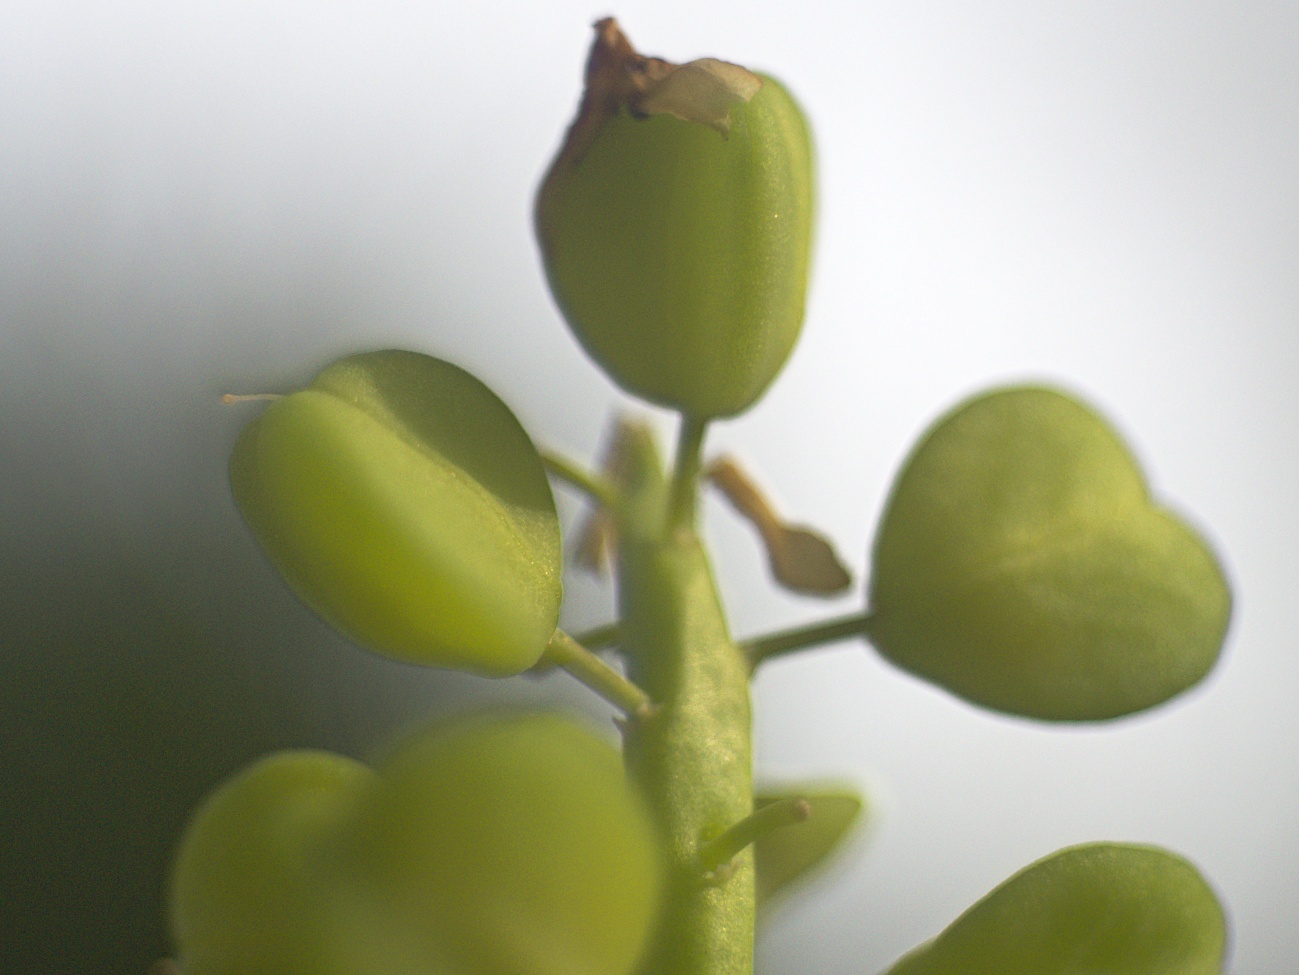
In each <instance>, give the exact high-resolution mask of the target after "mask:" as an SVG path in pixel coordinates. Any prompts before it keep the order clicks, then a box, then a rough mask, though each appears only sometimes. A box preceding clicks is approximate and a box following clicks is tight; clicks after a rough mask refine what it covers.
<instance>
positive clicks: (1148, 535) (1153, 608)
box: [870, 387, 1231, 721]
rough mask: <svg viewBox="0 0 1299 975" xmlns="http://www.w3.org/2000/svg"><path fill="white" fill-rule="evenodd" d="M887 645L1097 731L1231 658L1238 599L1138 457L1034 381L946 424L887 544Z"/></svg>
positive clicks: (915, 465) (875, 593)
mask: <svg viewBox="0 0 1299 975" xmlns="http://www.w3.org/2000/svg"><path fill="white" fill-rule="evenodd" d="M871 571H872V582H871V608H872V621H871V626H870V636H871V640H872V642H873V643H874V644H875V646H876V647H877V648H878V649H879V650H880V652H881V653H882V654H883V655H884V656H885V657H887V658H888V659H889V660H891V661H892V662H893V663H895V664H897V665H898V666H900V667H902V668H904V669H906V670H909V671H911V672H912V673H914V674H917V675H919V676H920V677H923V678H925V679H926V680H930V681H933V682H934V683H936V684H939V685H941V686H943V687H945V688H946V689H947V690H949V691H951V692H953V693H955V694H958V695H960V696H961V697H963V698H965V699H966V700H968V701H972V702H973V703H975V704H979V705H982V706H983V707H987V708H994V709H996V710H999V711H1006V712H1009V713H1011V714H1019V715H1024V716H1027V717H1034V718H1041V719H1045V720H1055V721H1095V720H1101V719H1105V718H1113V717H1117V716H1119V715H1124V714H1130V713H1132V712H1134V711H1140V710H1142V709H1143V708H1149V707H1153V706H1154V705H1156V704H1159V703H1160V702H1162V701H1165V700H1167V699H1168V698H1170V697H1172V696H1173V695H1175V694H1178V693H1181V692H1182V691H1184V690H1186V689H1187V688H1188V687H1190V686H1191V685H1192V684H1194V683H1196V682H1197V681H1199V680H1200V679H1201V678H1202V677H1204V675H1205V674H1206V673H1208V671H1209V669H1210V668H1211V667H1212V666H1213V664H1214V661H1216V660H1217V658H1218V653H1219V651H1220V649H1221V648H1222V641H1223V638H1224V636H1225V635H1226V631H1227V623H1228V620H1229V618H1230V615H1231V592H1230V590H1229V589H1228V587H1227V582H1226V580H1225V578H1224V577H1223V573H1222V569H1221V568H1220V567H1219V565H1218V561H1217V559H1216V558H1215V557H1214V554H1213V552H1212V550H1211V549H1210V548H1209V546H1208V545H1207V544H1206V543H1205V541H1204V540H1203V539H1202V538H1201V537H1200V536H1199V534H1198V533H1197V532H1196V531H1195V530H1194V529H1192V528H1191V527H1190V526H1189V525H1188V524H1187V523H1186V522H1185V521H1183V520H1182V519H1181V518H1180V517H1178V516H1177V515H1176V514H1174V513H1173V512H1171V511H1169V510H1168V509H1167V508H1165V507H1163V506H1162V505H1160V504H1158V503H1157V502H1156V501H1155V500H1154V499H1153V498H1152V497H1151V495H1150V492H1149V489H1148V488H1147V486H1146V481H1145V477H1144V476H1143V475H1142V472H1141V469H1140V468H1139V467H1138V465H1137V462H1136V460H1135V459H1134V458H1133V456H1132V454H1131V452H1130V451H1129V450H1128V448H1127V446H1126V445H1125V444H1124V443H1123V442H1122V441H1121V440H1120V439H1119V437H1118V435H1117V434H1116V433H1115V432H1114V431H1113V430H1112V429H1111V428H1110V426H1109V425H1108V424H1107V423H1106V422H1105V421H1104V420H1102V419H1101V418H1100V417H1099V416H1097V415H1096V414H1095V413H1093V412H1092V411H1091V410H1090V409H1088V408H1087V407H1085V406H1083V405H1082V404H1081V403H1079V402H1078V401H1077V400H1075V399H1073V398H1072V397H1069V396H1066V395H1064V394H1063V393H1060V392H1057V391H1055V390H1051V389H1043V388H1036V387H1020V388H1012V389H1002V390H997V391H994V392H991V393H986V394H984V395H982V396H979V397H976V398H974V399H972V400H970V401H969V402H967V403H965V404H963V405H962V406H960V407H959V408H957V409H956V410H953V411H952V412H951V413H949V414H948V415H947V416H946V417H944V418H943V419H941V420H940V421H939V422H938V423H936V424H935V425H934V427H933V428H932V429H931V430H930V431H929V432H928V433H927V434H926V435H925V437H924V438H923V439H922V440H921V442H920V444H919V446H918V447H916V449H915V451H914V452H913V453H912V455H911V457H910V458H909V459H908V460H907V462H906V464H905V465H904V467H903V469H902V472H901V474H899V475H898V479H897V481H896V482H895V484H894V486H893V492H892V496H891V498H890V499H889V502H888V505H887V507H886V509H885V512H884V517H883V520H882V522H881V524H880V528H879V531H878V534H877V536H876V540H875V551H874V558H873V565H872V570H871Z"/></svg>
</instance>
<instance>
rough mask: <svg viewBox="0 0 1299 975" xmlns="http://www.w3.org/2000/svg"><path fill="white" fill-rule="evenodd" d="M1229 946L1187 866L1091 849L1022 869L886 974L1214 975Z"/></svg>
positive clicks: (1215, 910) (1118, 848)
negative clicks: (1089, 974) (1094, 974)
mask: <svg viewBox="0 0 1299 975" xmlns="http://www.w3.org/2000/svg"><path fill="white" fill-rule="evenodd" d="M1226 940H1227V930H1226V920H1225V918H1224V917H1223V914H1222V907H1221V906H1220V905H1219V903H1218V898H1217V897H1216V896H1215V895H1214V893H1213V890H1212V889H1211V888H1210V887H1209V885H1208V884H1207V883H1206V882H1205V880H1204V878H1203V877H1202V876H1201V875H1200V873H1199V871H1198V870H1196V869H1195V867H1193V866H1192V865H1191V864H1189V863H1187V862H1186V861H1185V860H1183V859H1182V858H1181V857H1179V856H1176V855H1174V854H1172V853H1168V852H1167V851H1165V850H1160V849H1158V848H1156V847H1151V846H1137V845H1133V844H1127V843H1091V844H1087V845H1085V846H1075V847H1070V848H1069V849H1065V850H1061V851H1059V852H1058V853H1054V854H1052V855H1051V856H1049V857H1047V858H1045V859H1043V860H1039V861H1038V862H1037V863H1034V864H1032V865H1031V866H1029V867H1026V868H1025V869H1023V870H1021V871H1020V872H1019V873H1017V874H1015V876H1013V877H1011V878H1010V879H1009V880H1007V881H1006V882H1005V883H1003V884H1002V885H1001V886H1000V887H998V888H997V889H996V890H994V891H993V892H992V893H990V894H988V895H987V896H986V897H984V898H983V900H981V901H979V902H978V903H977V904H975V905H974V906H973V907H971V908H970V909H969V910H968V911H966V912H965V913H964V914H962V915H961V916H960V917H959V918H957V919H956V921H954V922H953V923H952V925H951V926H950V927H949V928H947V930H946V931H944V932H943V933H942V934H940V935H939V936H938V937H937V938H935V939H934V940H933V941H930V942H928V943H927V944H924V945H921V946H920V947H919V948H917V949H916V950H915V951H913V952H912V953H911V954H909V955H906V956H905V957H904V958H902V960H901V961H899V962H898V963H897V964H896V965H894V966H893V967H892V968H890V969H889V971H888V973H887V975H1081V973H1084V972H1087V973H1100V972H1104V973H1105V975H1220V973H1221V972H1222V965H1223V959H1224V956H1225V954H1226Z"/></svg>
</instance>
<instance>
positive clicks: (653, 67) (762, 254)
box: [536, 20, 813, 419]
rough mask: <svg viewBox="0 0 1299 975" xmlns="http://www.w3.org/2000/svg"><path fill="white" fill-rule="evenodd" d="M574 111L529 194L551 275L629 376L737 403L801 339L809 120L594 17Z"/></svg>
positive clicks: (573, 319) (748, 84)
mask: <svg viewBox="0 0 1299 975" xmlns="http://www.w3.org/2000/svg"><path fill="white" fill-rule="evenodd" d="M586 85H587V87H586V94H585V96H584V98H583V101H582V106H581V108H580V110H579V113H578V117H577V119H576V121H575V122H574V123H573V125H572V128H571V129H570V130H569V133H568V136H567V139H566V141H565V143H564V145H563V147H562V149H561V150H560V152H559V155H558V156H557V158H556V159H555V161H554V163H553V164H552V165H551V168H550V171H549V172H548V173H547V175H546V178H545V181H544V182H543V183H542V186H541V189H540V191H539V193H538V196H537V207H536V222H537V236H538V239H539V241H540V244H541V251H542V256H543V258H544V261H545V266H546V273H547V275H548V277H549V281H550V287H551V290H552V291H553V293H554V295H555V299H556V301H557V302H558V304H559V306H560V308H561V309H562V310H563V312H564V315H565V317H566V318H567V319H568V323H569V325H570V327H571V328H572V329H573V332H574V334H575V335H576V336H577V338H578V340H579V341H580V342H581V344H582V346H583V348H585V349H586V351H587V352H588V353H589V354H590V355H591V357H592V358H593V359H595V361H596V362H597V363H599V365H600V366H601V367H602V368H603V369H604V370H605V371H606V372H607V373H608V374H609V375H610V376H611V377H612V378H613V379H614V380H615V381H616V382H617V383H618V384H619V385H620V386H622V387H623V388H624V389H625V390H627V391H628V392H631V393H634V394H635V395H637V396H640V397H643V398H645V399H647V400H650V401H652V402H654V403H658V404H661V405H664V406H669V407H674V408H676V409H679V410H682V411H683V412H685V413H688V414H691V415H692V416H695V417H697V418H700V419H707V418H711V417H719V416H731V415H734V414H736V413H739V412H741V411H743V410H745V409H747V408H748V407H749V406H750V405H751V404H752V403H753V402H754V401H755V400H757V399H758V397H759V396H761V395H762V393H763V392H764V391H765V390H766V388H767V387H768V386H769V385H770V383H771V382H772V380H773V379H774V378H775V377H776V374H777V373H778V372H779V371H780V369H781V367H782V366H783V365H784V363H785V360H786V359H787V358H788V357H789V354H790V352H791V350H792V349H793V347H794V343H795V341H796V340H797V339H798V334H799V330H800V329H801V327H802V323H803V307H804V300H805V294H806V290H807V279H808V271H809V264H810V258H811V243H812V222H813V161H812V146H811V137H810V133H809V131H808V126H807V122H806V120H805V118H804V116H803V113H802V111H801V110H800V109H799V107H798V105H797V104H796V103H795V102H794V100H793V98H791V97H790V95H789V93H788V92H787V91H786V90H785V89H784V88H783V87H782V86H781V85H780V83H779V82H777V81H775V80H773V79H771V78H767V77H761V76H758V75H755V74H753V73H752V72H749V71H747V70H745V69H743V68H740V67H738V66H736V65H733V64H728V63H726V62H722V61H717V60H713V59H702V60H699V61H692V62H690V63H688V64H684V65H673V64H669V63H668V62H665V61H661V60H659V59H657V58H647V57H644V56H642V55H639V54H637V53H636V52H635V51H634V50H633V49H632V47H631V45H630V44H629V43H628V42H627V40H626V38H625V37H624V36H623V35H622V33H621V32H620V31H619V30H618V27H617V25H616V24H615V23H614V22H613V21H612V20H604V21H601V22H600V23H599V24H597V38H596V42H595V45H594V47H593V48H592V52H591V58H590V61H589V62H588V65H587V79H586Z"/></svg>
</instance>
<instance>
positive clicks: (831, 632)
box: [741, 612, 873, 670]
mask: <svg viewBox="0 0 1299 975" xmlns="http://www.w3.org/2000/svg"><path fill="white" fill-rule="evenodd" d="M872 619H873V617H872V616H871V614H870V613H869V612H866V613H854V614H853V615H852V616H844V617H841V618H839V619H835V620H828V621H827V622H824V623H814V624H812V625H811V626H801V627H797V628H795V629H792V630H784V631H782V632H780V633H773V634H771V635H770V636H764V637H758V638H756V639H753V640H746V641H745V642H744V643H743V644H741V646H742V647H743V649H744V652H745V653H746V654H747V655H748V658H749V666H750V667H751V668H752V669H754V670H757V668H758V665H759V664H761V663H764V662H766V661H767V660H770V659H771V658H772V657H778V656H780V655H781V654H785V653H793V652H794V651H796V650H806V649H808V648H809V647H816V646H820V645H821V644H824V643H834V642H835V641H836V640H845V639H848V638H849V637H856V636H867V635H868V634H869V632H870V625H871V621H872Z"/></svg>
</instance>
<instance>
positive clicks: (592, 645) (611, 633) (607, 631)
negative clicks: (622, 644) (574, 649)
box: [573, 623, 622, 650]
mask: <svg viewBox="0 0 1299 975" xmlns="http://www.w3.org/2000/svg"><path fill="white" fill-rule="evenodd" d="M621 638H622V628H621V627H620V626H619V625H618V624H617V623H606V624H605V625H604V626H595V627H592V628H591V629H589V630H583V631H582V632H581V633H579V634H577V635H576V636H574V637H573V639H574V640H576V641H577V642H578V643H580V644H581V645H582V646H584V647H586V649H588V650H606V649H608V648H609V647H613V646H617V645H618V641H619V640H620V639H621Z"/></svg>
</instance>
